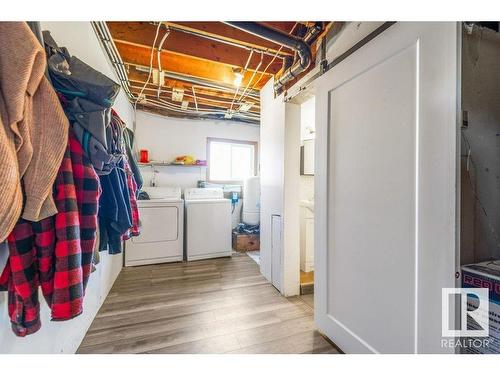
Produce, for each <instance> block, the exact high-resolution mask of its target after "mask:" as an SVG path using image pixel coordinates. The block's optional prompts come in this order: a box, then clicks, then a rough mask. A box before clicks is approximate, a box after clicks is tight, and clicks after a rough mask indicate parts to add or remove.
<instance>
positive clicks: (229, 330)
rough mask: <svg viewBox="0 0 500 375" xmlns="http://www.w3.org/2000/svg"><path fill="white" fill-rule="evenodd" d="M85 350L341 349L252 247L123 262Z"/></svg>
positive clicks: (198, 351)
mask: <svg viewBox="0 0 500 375" xmlns="http://www.w3.org/2000/svg"><path fill="white" fill-rule="evenodd" d="M78 353H338V351H337V349H336V348H335V347H334V346H333V345H331V344H330V342H329V341H327V340H326V339H325V338H324V337H323V336H322V335H321V334H320V333H319V332H318V331H317V330H316V329H315V327H314V321H313V309H312V307H311V306H310V304H308V303H306V302H305V301H304V300H303V299H301V298H299V297H292V298H285V297H283V296H281V295H280V294H279V292H278V291H277V290H276V289H275V288H274V287H273V286H272V285H270V284H269V283H268V282H267V280H266V279H265V278H264V277H263V276H262V275H261V274H260V272H259V269H258V265H257V264H256V263H255V262H254V261H253V260H252V259H250V258H249V257H248V256H246V255H245V254H236V255H234V256H233V257H232V258H220V259H210V260H202V261H197V262H189V263H170V264H160V265H152V266H141V267H133V268H124V269H123V270H122V272H121V273H120V275H119V276H118V279H117V280H116V282H115V284H114V286H113V288H112V289H111V292H110V293H109V295H108V297H107V298H106V301H105V302H104V304H103V305H102V307H101V309H100V310H99V313H98V314H97V316H96V318H95V320H94V322H93V323H92V325H91V327H90V329H89V331H88V332H87V335H86V336H85V338H84V340H83V342H82V344H81V346H80V348H79V349H78Z"/></svg>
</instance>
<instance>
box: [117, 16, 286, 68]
mask: <svg viewBox="0 0 500 375" xmlns="http://www.w3.org/2000/svg"><path fill="white" fill-rule="evenodd" d="M108 27H109V29H110V32H111V34H112V36H113V40H114V41H115V43H121V44H130V45H133V46H136V47H138V48H147V49H149V50H150V49H151V47H152V44H153V41H154V37H155V33H156V26H155V25H153V24H151V23H149V22H126V23H124V22H108ZM165 32H166V31H165V30H162V31H161V32H160V34H159V36H158V41H157V46H156V47H158V43H159V40H161V38H162V37H163V35H164V33H165ZM162 50H167V51H168V52H169V53H173V54H179V55H183V56H186V55H188V56H192V57H195V58H199V59H200V60H205V61H207V60H208V61H213V62H218V63H222V64H227V65H230V66H232V67H244V66H245V64H246V62H247V59H248V55H249V53H250V51H249V50H246V49H241V48H238V47H235V46H232V45H229V44H220V43H214V42H213V41H210V40H208V39H206V38H202V37H197V36H195V35H191V34H186V33H183V32H181V31H178V30H175V29H171V30H170V34H169V36H168V37H167V39H166V40H165V43H164V45H163V47H162ZM272 58H273V56H270V55H267V54H264V55H263V56H262V64H261V70H264V67H266V66H267V65H268V64H269V63H270V62H271V60H272ZM260 61H261V54H260V53H259V52H258V51H255V52H254V54H253V55H252V58H251V60H250V62H249V68H250V69H256V68H257V66H258V65H259V63H260ZM281 66H282V60H281V59H275V61H274V63H272V64H271V65H270V66H269V69H268V73H269V74H276V73H278V72H279V70H280V69H281Z"/></svg>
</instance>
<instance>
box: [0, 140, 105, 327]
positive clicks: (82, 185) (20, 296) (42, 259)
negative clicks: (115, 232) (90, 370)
mask: <svg viewBox="0 0 500 375" xmlns="http://www.w3.org/2000/svg"><path fill="white" fill-rule="evenodd" d="M99 194H100V186H99V180H98V177H97V174H96V173H95V171H94V168H93V167H92V165H91V163H90V161H89V160H88V158H87V157H86V156H85V155H84V153H83V149H82V147H81V145H80V143H79V142H78V140H77V139H76V138H75V137H74V135H73V133H72V132H71V131H70V135H69V141H68V147H67V149H66V152H65V154H64V158H63V161H62V163H61V166H60V168H59V172H58V174H57V178H56V182H55V185H54V200H55V203H56V206H57V209H58V213H57V214H56V215H55V216H52V217H49V218H46V219H44V220H41V221H39V222H30V221H26V220H23V219H21V220H20V221H19V222H18V223H17V224H16V227H15V228H14V230H13V231H12V233H11V234H10V235H9V237H8V244H9V254H10V257H9V260H8V263H7V265H6V267H5V269H4V271H3V273H2V275H1V276H0V287H2V288H3V289H4V290H6V289H8V291H9V316H10V320H11V324H12V329H13V331H14V333H15V334H16V335H18V336H25V335H28V334H31V333H34V332H36V331H37V330H38V329H39V328H40V313H39V311H40V304H39V301H38V287H39V286H40V287H41V289H42V293H43V296H44V298H45V300H46V301H47V303H48V304H49V306H50V308H51V310H52V314H51V315H52V319H54V320H66V319H71V318H73V317H75V316H78V315H79V314H81V313H82V311H83V297H84V292H85V287H86V284H87V281H88V278H89V275H90V271H91V266H92V254H93V250H94V246H95V239H96V229H97V208H98V199H99Z"/></svg>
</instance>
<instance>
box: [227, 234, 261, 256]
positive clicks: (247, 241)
mask: <svg viewBox="0 0 500 375" xmlns="http://www.w3.org/2000/svg"><path fill="white" fill-rule="evenodd" d="M233 249H234V250H236V251H253V250H259V249H260V237H259V235H258V234H245V233H238V232H233Z"/></svg>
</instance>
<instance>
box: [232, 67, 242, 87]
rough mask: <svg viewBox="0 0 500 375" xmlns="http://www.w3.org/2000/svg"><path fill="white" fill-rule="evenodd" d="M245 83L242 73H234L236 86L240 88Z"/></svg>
mask: <svg viewBox="0 0 500 375" xmlns="http://www.w3.org/2000/svg"><path fill="white" fill-rule="evenodd" d="M242 82H243V73H242V72H241V71H236V72H234V85H235V86H236V87H240V86H241V83H242Z"/></svg>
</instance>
